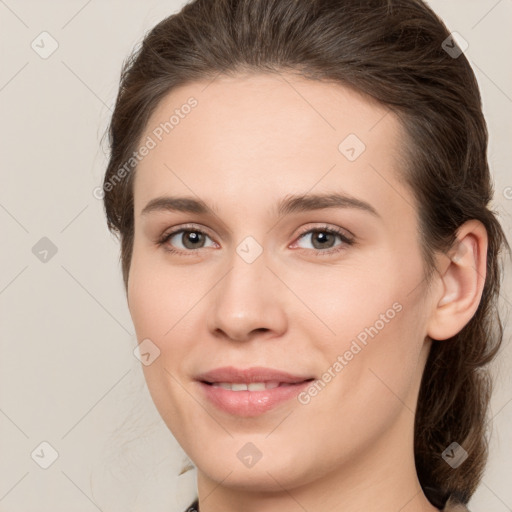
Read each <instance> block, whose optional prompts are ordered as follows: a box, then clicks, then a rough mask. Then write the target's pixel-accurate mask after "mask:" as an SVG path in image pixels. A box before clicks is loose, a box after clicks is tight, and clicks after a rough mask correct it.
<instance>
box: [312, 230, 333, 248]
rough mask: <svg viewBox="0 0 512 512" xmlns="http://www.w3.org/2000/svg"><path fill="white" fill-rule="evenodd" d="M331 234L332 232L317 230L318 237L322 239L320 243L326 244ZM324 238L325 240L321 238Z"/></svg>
mask: <svg viewBox="0 0 512 512" xmlns="http://www.w3.org/2000/svg"><path fill="white" fill-rule="evenodd" d="M330 236H332V235H331V233H326V232H325V231H318V232H317V238H319V239H320V245H322V243H323V244H325V242H326V241H328V239H329V237H330ZM322 238H323V241H322V240H321V239H322ZM326 239H327V240H326ZM313 240H315V239H314V238H313ZM320 248H322V247H320Z"/></svg>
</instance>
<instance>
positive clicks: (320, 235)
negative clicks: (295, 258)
mask: <svg viewBox="0 0 512 512" xmlns="http://www.w3.org/2000/svg"><path fill="white" fill-rule="evenodd" d="M306 237H310V239H311V242H312V245H313V249H319V250H323V251H325V250H329V249H332V248H333V247H336V246H335V245H334V246H333V243H334V241H335V239H336V238H339V239H340V240H341V242H342V243H341V244H338V245H344V244H345V245H350V244H351V243H352V240H351V239H350V238H348V237H346V236H345V235H344V234H343V233H342V232H341V231H338V230H336V229H332V228H316V229H310V230H309V231H306V232H305V233H303V234H302V235H301V236H300V237H299V240H302V239H304V238H306ZM306 249H307V247H306Z"/></svg>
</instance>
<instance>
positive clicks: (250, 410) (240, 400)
mask: <svg viewBox="0 0 512 512" xmlns="http://www.w3.org/2000/svg"><path fill="white" fill-rule="evenodd" d="M199 384H200V386H201V388H202V389H203V391H204V393H205V395H206V397H207V398H208V399H209V400H210V401H211V402H212V403H213V404H214V405H216V406H217V407H218V408H219V409H221V410H223V411H225V412H227V413H229V414H234V415H237V416H243V417H250V416H258V415H259V414H263V413H264V412H267V411H269V410H270V409H273V408H274V407H276V406H278V405H279V404H281V403H283V402H286V401H287V400H291V399H292V398H295V397H297V395H298V394H299V393H300V392H301V391H302V390H303V389H305V388H306V387H307V386H308V385H309V384H311V381H304V382H300V383H298V384H291V385H288V386H278V387H277V388H273V389H265V390H263V391H231V390H229V389H224V388H220V387H214V386H212V385H210V384H206V383H204V382H199Z"/></svg>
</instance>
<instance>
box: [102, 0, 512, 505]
mask: <svg viewBox="0 0 512 512" xmlns="http://www.w3.org/2000/svg"><path fill="white" fill-rule="evenodd" d="M449 36H450V33H449V31H448V29H447V28H446V26H445V25H444V24H443V22H442V21H441V20H440V19H439V18H438V17H437V16H436V15H435V13H434V12H433V11H432V10H431V9H430V8H429V7H428V6H427V5H426V4H424V3H423V2H422V1H421V0H366V1H364V2H362V1H361V0H343V1H341V0H337V1H336V0H195V1H192V2H189V3H188V4H186V5H185V6H184V7H183V8H182V10H181V11H180V12H179V13H177V14H174V15H172V16H170V17H168V18H166V19H164V20H163V21H161V22H160V23H158V25H156V26H155V27H154V28H153V29H152V30H151V31H150V32H149V33H148V34H147V35H146V36H145V38H144V40H143V42H142V45H141V46H140V47H139V48H138V49H137V50H136V51H134V53H133V54H132V55H131V57H130V58H129V59H128V60H127V61H126V62H125V63H124V66H123V71H122V75H121V83H120V90H119V94H118V97H117V101H116V105H115V110H114V113H113V116H112V120H111V124H110V128H109V141H110V148H111V154H110V161H109V164H108V168H107V171H106V175H105V180H104V184H103V188H104V191H105V196H104V206H105V211H106V216H107V222H108V227H109V229H110V230H111V231H112V232H115V233H116V234H120V235H121V260H122V271H123V279H124V284H125V289H126V290H127V283H128V274H129V269H130V262H131V255H132V249H133V237H134V219H133V216H134V212H133V178H134V173H135V168H134V169H133V170H132V171H131V172H126V165H125V164H126V162H127V161H129V159H130V157H131V156H132V154H133V152H134V151H135V149H136V147H137V144H138V143H139V142H140V138H141V134H142V132H143V130H144V129H145V127H146V125H147V122H148V119H149V117H150V115H151V114H152V113H153V111H154V110H155V108H156V106H157V105H158V103H159V102H160V100H162V98H163V97H164V96H165V95H166V94H167V93H169V92H170V91H171V90H172V89H173V88H175V87H177V86H182V85H184V84H186V83H191V82H194V81H196V80H209V79H211V80H213V79H214V78H215V76H216V75H218V74H221V73H222V74H226V75H229V74H231V75H236V74H237V73H240V72H242V71H250V72H255V73H263V72H280V71H286V72H290V73H297V74H298V75H300V76H303V77H306V78H308V79H311V80H326V81H332V82H334V83H339V84H341V85H344V86H348V87H352V88H354V89H356V90H357V91H359V92H360V93H362V94H366V95H369V96H371V97H373V98H375V99H376V100H377V101H378V102H380V103H381V104H383V105H386V106H387V107H389V108H390V109H392V111H393V112H394V113H395V114H396V115H397V116H399V118H400V120H401V122H402V124H403V126H404V128H405V131H406V133H407V138H408V140H407V141H405V142H404V145H405V151H406V154H407V162H408V165H407V166H405V167H404V169H401V173H402V175H403V176H402V177H403V179H404V180H405V181H406V183H407V184H408V185H409V187H410V189H411V190H412V192H413V194H414V197H415V198H416V200H417V204H418V213H419V229H420V235H421V247H422V252H423V257H424V260H425V269H426V274H425V277H426V282H427V284H428V283H429V282H430V280H431V277H432V275H433V273H434V271H435V266H434V252H435V251H441V252H445V253H447V252H448V251H449V250H450V249H451V248H452V246H453V244H454V241H455V238H456V231H457V228H458V227H459V226H461V224H463V223H464V222H465V221H466V220H469V219H478V220H479V221H481V222H482V223H483V224H484V226H485V228H486V229H487V233H488V240H489V245H488V253H487V275H486V280H485V285H484V290H483V295H482V298H481V301H480V304H479V307H478V310H477V311H476V313H475V315H474V316H473V318H472V319H471V320H470V321H469V323H468V324H467V325H466V326H465V327H464V328H463V329H462V330H461V331H460V332H459V333H458V334H457V335H455V336H454V337H453V338H451V339H449V340H446V341H436V340H434V341H433V343H432V348H431V352H430V354H429V358H428V361H427V364H426V368H425V371H424V374H423V378H422V383H421V388H420V393H419V399H418V407H417V412H416V418H415V443H414V453H415V460H416V467H417V472H418V477H419V480H420V483H421V485H422V487H423V490H424V492H425V494H426V495H427V497H428V498H429V499H430V501H431V502H432V503H433V504H434V505H435V506H437V507H438V508H443V506H444V504H445V503H446V501H447V500H448V498H449V497H450V499H451V500H452V501H455V502H457V501H459V502H461V503H467V502H468V501H469V499H470V497H471V496H472V494H473V493H474V491H475V489H476V488H477V485H478V484H479V482H480V479H481V477H482V473H483V469H484V466H485V463H486V460H487V454H488V440H487V438H486V413H487V408H488V403H489V399H490V394H491V384H492V382H491V379H490V375H489V373H488V370H487V368H484V367H485V366H486V365H487V363H489V362H490V361H491V360H492V359H493V358H494V356H495V355H496V353H497V352H498V349H499V347H500V345H501V341H502V337H503V326H502V322H501V319H500V317H499V314H498V309H497V302H498V297H499V289H500V277H501V267H500V264H499V261H498V257H499V255H500V253H501V250H502V248H503V247H504V246H506V248H507V249H508V250H509V251H510V246H509V245H508V242H507V240H506V238H505V235H504V233H503V230H502V228H501V226H500V224H499V222H498V220H497V219H496V216H495V213H494V212H493V211H492V210H490V209H489V208H488V204H489V202H490V201H491V199H492V196H493V186H492V183H491V178H490V174H489V168H488V163H487V139H488V134H487V127H486V123H485V120H484V117H483V114H482V106H481V98H480V93H479V89H478V85H477V82H476V79H475V76H474V73H473V71H472V69H471V67H470V65H469V63H468V61H467V59H466V58H465V56H464V54H462V55H459V56H458V57H457V56H456V55H454V54H453V53H452V54H450V53H448V51H445V48H446V40H447V38H448V37H449ZM448 41H449V47H451V48H455V50H456V49H457V48H458V47H457V45H456V44H455V45H454V42H452V40H448ZM123 166H125V167H124V168H125V172H124V173H122V172H121V173H120V170H121V169H122V168H123ZM120 174H121V175H122V177H123V179H120V178H119V175H120ZM453 441H456V442H458V443H459V444H460V445H461V446H462V447H463V448H464V449H465V450H466V451H467V452H468V455H469V456H468V459H467V460H466V461H465V462H464V463H463V464H462V465H460V466H459V467H458V468H456V469H452V467H450V465H448V464H447V463H446V462H445V460H443V458H442V456H441V454H442V452H443V451H444V450H445V448H447V447H448V446H449V445H450V444H451V443H452V442H453Z"/></svg>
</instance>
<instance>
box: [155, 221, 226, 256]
mask: <svg viewBox="0 0 512 512" xmlns="http://www.w3.org/2000/svg"><path fill="white" fill-rule="evenodd" d="M206 238H210V237H209V236H208V234H206V233H205V232H204V231H203V230H201V229H198V228H195V227H190V228H187V227H181V228H180V229H177V230H174V231H171V232H168V233H165V234H164V235H163V236H162V237H161V238H160V239H159V240H158V242H157V244H158V245H159V246H164V248H165V250H166V251H169V252H172V253H184V254H186V253H191V254H193V253H194V252H195V251H196V250H197V249H203V248H205V247H206V246H205V245H204V244H205V240H206ZM210 240H211V238H210ZM180 244H181V247H180ZM215 245H216V244H215V242H214V243H213V245H212V246H213V247H215ZM176 248H177V249H176Z"/></svg>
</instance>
